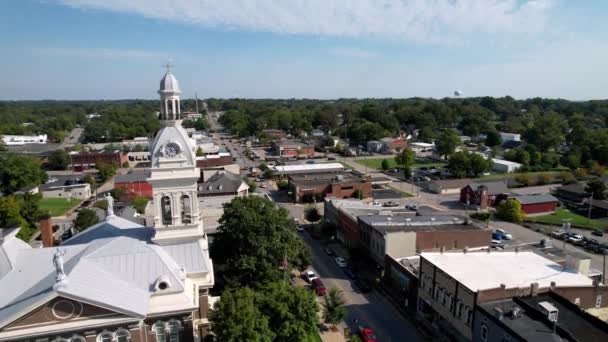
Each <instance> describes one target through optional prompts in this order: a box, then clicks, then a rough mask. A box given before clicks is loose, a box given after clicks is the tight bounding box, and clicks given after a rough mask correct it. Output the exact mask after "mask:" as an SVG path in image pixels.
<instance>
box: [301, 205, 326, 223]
mask: <svg viewBox="0 0 608 342" xmlns="http://www.w3.org/2000/svg"><path fill="white" fill-rule="evenodd" d="M304 215H305V216H306V220H308V221H309V222H317V221H319V220H320V219H321V218H323V217H322V216H321V214H319V210H318V209H317V207H315V206H314V205H309V206H308V207H306V210H305V211H304Z"/></svg>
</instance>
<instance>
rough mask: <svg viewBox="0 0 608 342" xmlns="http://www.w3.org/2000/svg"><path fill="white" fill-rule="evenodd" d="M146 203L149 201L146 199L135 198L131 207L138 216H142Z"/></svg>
mask: <svg viewBox="0 0 608 342" xmlns="http://www.w3.org/2000/svg"><path fill="white" fill-rule="evenodd" d="M148 201H149V199H148V198H147V197H142V196H137V197H135V198H134V199H133V201H132V202H131V205H132V206H133V208H135V210H136V211H137V213H138V214H141V215H143V214H144V211H145V210H146V205H147V204H148Z"/></svg>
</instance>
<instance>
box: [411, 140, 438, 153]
mask: <svg viewBox="0 0 608 342" xmlns="http://www.w3.org/2000/svg"><path fill="white" fill-rule="evenodd" d="M410 149H412V151H414V152H416V153H419V152H432V151H434V150H435V144H434V143H425V142H413V143H410Z"/></svg>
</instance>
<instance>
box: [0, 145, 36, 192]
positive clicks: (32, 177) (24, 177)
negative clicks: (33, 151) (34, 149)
mask: <svg viewBox="0 0 608 342" xmlns="http://www.w3.org/2000/svg"><path fill="white" fill-rule="evenodd" d="M46 180H47V174H46V172H44V171H43V170H42V169H41V166H40V162H39V161H38V160H36V159H33V158H30V157H23V156H18V155H16V154H13V153H8V154H4V155H0V190H1V191H2V192H4V193H5V194H12V193H13V192H15V191H17V190H19V189H21V188H23V187H25V186H31V185H39V184H42V183H44V182H46Z"/></svg>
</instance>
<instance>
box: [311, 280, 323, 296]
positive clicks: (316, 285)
mask: <svg viewBox="0 0 608 342" xmlns="http://www.w3.org/2000/svg"><path fill="white" fill-rule="evenodd" d="M310 288H311V289H313V290H314V291H315V292H316V293H317V296H325V294H326V293H327V289H326V288H325V285H323V282H322V281H321V279H319V278H315V279H313V280H312V281H311V282H310Z"/></svg>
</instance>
